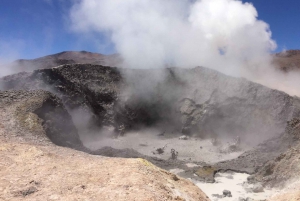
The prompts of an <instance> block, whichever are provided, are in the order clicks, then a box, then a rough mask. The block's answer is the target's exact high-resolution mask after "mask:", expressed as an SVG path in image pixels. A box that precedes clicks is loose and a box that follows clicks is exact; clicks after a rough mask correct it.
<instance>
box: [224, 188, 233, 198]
mask: <svg viewBox="0 0 300 201" xmlns="http://www.w3.org/2000/svg"><path fill="white" fill-rule="evenodd" d="M223 195H224V197H232V195H231V192H230V191H229V190H224V191H223Z"/></svg>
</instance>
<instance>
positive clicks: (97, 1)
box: [70, 0, 276, 76]
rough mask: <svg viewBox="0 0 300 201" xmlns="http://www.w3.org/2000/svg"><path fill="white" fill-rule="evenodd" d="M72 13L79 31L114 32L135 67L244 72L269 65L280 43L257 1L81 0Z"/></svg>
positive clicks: (120, 50)
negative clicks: (261, 15)
mask: <svg viewBox="0 0 300 201" xmlns="http://www.w3.org/2000/svg"><path fill="white" fill-rule="evenodd" d="M70 16H71V20H72V28H73V29H74V30H76V31H79V32H89V31H94V32H101V33H109V34H110V35H111V40H112V42H113V43H114V44H115V48H116V50H117V51H118V53H120V54H121V55H122V57H123V58H124V61H125V64H124V65H125V66H126V67H131V68H158V67H164V66H166V65H172V66H180V67H195V66H198V65H201V66H206V67H210V68H214V69H217V70H219V71H222V72H224V73H227V74H231V75H236V76H244V74H248V73H249V72H248V71H249V70H250V69H252V70H253V69H254V70H257V69H261V68H260V67H261V64H263V65H269V63H270V51H272V50H273V49H274V48H275V47H276V44H275V42H274V41H273V40H272V39H271V32H270V30H269V26H268V24H266V23H265V22H263V21H260V20H258V19H257V11H256V9H255V8H254V7H253V5H252V4H249V3H242V2H241V1H238V0H197V1H193V2H192V1H190V0H172V1H169V0H113V1H112V0H80V1H78V3H77V4H75V5H74V6H73V8H72V10H71V14H70ZM241 66H243V67H247V68H241ZM244 71H246V72H244Z"/></svg>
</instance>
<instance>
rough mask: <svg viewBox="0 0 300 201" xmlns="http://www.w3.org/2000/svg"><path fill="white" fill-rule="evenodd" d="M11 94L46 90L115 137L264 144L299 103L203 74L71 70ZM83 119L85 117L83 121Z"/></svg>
mask: <svg viewBox="0 0 300 201" xmlns="http://www.w3.org/2000/svg"><path fill="white" fill-rule="evenodd" d="M1 86H2V87H3V88H4V89H5V90H8V89H27V90H29V89H45V90H49V91H52V92H53V93H55V94H57V95H58V96H59V97H61V98H62V100H63V102H64V104H65V105H66V107H67V108H68V109H69V110H70V111H71V113H72V111H76V112H78V111H79V113H80V114H82V113H83V112H86V113H88V112H90V114H91V118H90V119H89V127H90V125H91V124H93V125H97V126H98V127H103V126H111V127H113V128H114V129H115V131H116V132H121V133H123V132H125V131H126V130H130V129H136V128H138V127H140V126H155V127H158V128H161V129H164V130H167V131H168V132H172V131H174V130H175V131H176V130H177V131H181V132H183V133H186V134H193V135H197V136H201V137H214V138H215V137H226V138H233V137H236V136H240V137H241V138H242V140H244V141H245V142H247V143H253V144H258V143H260V142H262V141H263V140H265V139H268V138H270V137H272V136H278V135H279V134H281V133H283V131H284V128H285V124H286V121H288V120H290V119H291V118H293V117H295V116H298V115H299V107H298V102H299V100H298V98H295V97H291V96H289V95H287V94H286V93H284V92H280V91H277V90H272V89H269V88H267V87H264V86H262V85H259V84H256V83H253V82H250V81H248V80H246V79H241V78H234V77H230V76H226V75H224V74H221V73H219V72H216V71H213V70H209V69H206V68H202V67H197V68H194V69H178V68H170V69H166V70H162V69H156V70H155V69H154V70H133V69H126V70H122V71H121V70H120V69H117V68H111V67H105V66H98V65H88V64H72V65H62V66H59V67H56V68H51V69H42V70H36V71H34V72H32V73H19V74H15V75H11V76H6V77H4V78H2V79H1ZM81 116H82V115H81Z"/></svg>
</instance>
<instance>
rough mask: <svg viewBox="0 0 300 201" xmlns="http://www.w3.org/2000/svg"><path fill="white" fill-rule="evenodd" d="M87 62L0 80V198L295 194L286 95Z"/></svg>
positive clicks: (292, 113) (87, 56)
mask: <svg viewBox="0 0 300 201" xmlns="http://www.w3.org/2000/svg"><path fill="white" fill-rule="evenodd" d="M74 55H76V56H74ZM297 55H298V51H288V52H286V54H285V55H282V54H278V55H275V56H276V58H277V59H279V60H277V61H276V62H279V63H280V62H281V63H280V65H282V66H289V65H290V64H292V63H293V62H294V58H295V57H296V56H297ZM98 56H99V55H97V54H93V53H87V52H80V53H78V52H77V53H76V52H64V53H59V54H57V55H55V56H53V55H52V56H50V57H44V58H40V59H37V60H35V61H34V62H37V63H38V67H37V68H38V70H35V69H31V70H30V71H32V70H34V71H33V72H22V73H17V74H13V75H9V76H5V77H3V78H1V79H0V87H1V89H2V91H1V92H0V98H1V101H0V120H1V123H0V128H1V129H0V140H1V146H0V152H1V155H0V166H1V170H0V175H1V180H0V190H1V191H3V192H4V193H3V194H0V198H1V199H3V200H22V199H23V200H99V199H101V200H208V198H207V197H206V195H205V194H204V193H206V194H207V195H208V196H209V198H210V199H211V200H247V199H248V200H250V199H252V198H253V199H254V200H264V199H267V198H268V199H270V200H286V198H285V197H288V198H289V200H292V199H295V200H297V199H299V193H298V192H299V188H297V184H298V183H299V168H300V166H299V153H300V152H299V140H300V135H299V133H300V127H299V125H300V123H299V122H300V120H299V119H300V99H299V98H298V97H293V96H290V95H288V94H286V93H284V92H281V91H278V90H273V89H270V88H267V87H265V86H263V85H260V84H257V83H253V82H251V81H248V80H246V79H243V78H235V77H230V76H227V75H224V74H221V73H219V72H216V71H214V70H210V69H206V68H203V67H196V68H193V69H180V68H167V69H163V70H162V69H153V70H137V69H120V68H116V67H109V66H102V65H94V64H95V63H93V62H92V61H94V60H95V58H98ZM53 58H54V60H63V59H66V60H68V61H71V60H72V62H71V64H65V63H64V62H63V64H64V65H61V66H57V67H54V68H52V66H51V65H56V64H58V63H52V62H53V61H52V60H53ZM99 58H100V56H99ZM106 58H107V57H105V58H104V57H103V58H102V59H99V62H100V61H101V62H104V61H105V62H106V60H105V59H106ZM289 58H293V61H292V60H289ZM76 59H77V60H76ZM96 60H97V59H96ZM286 60H288V61H287V62H288V64H287V63H285V61H286ZM44 61H45V65H44V64H43V63H44ZM48 61H49V62H48ZM80 61H82V62H83V63H89V64H74V63H78V62H80ZM26 62H27V61H26ZM26 62H25V63H26ZM31 62H33V61H30V62H29V63H28V64H30V65H31V64H32V63H31ZM97 62H98V60H97ZM97 62H96V64H103V63H101V62H100V63H97ZM67 63H68V62H67ZM90 63H93V64H90ZM46 64H47V65H46ZM48 64H49V65H48ZM104 64H107V63H104ZM30 65H29V66H30ZM295 65H296V66H297V65H298V64H297V63H295ZM288 69H290V68H288ZM24 70H26V69H24ZM282 70H284V71H286V69H285V68H282ZM57 145H58V146H62V147H58V146H57ZM63 147H67V148H63ZM108 157H113V158H108ZM125 158H129V159H125ZM163 169H164V170H163ZM168 171H169V172H168ZM170 172H172V173H170ZM174 174H176V175H174ZM184 178H185V179H184ZM188 180H190V181H188ZM192 182H194V184H193V183H192ZM195 184H196V185H195ZM197 186H198V187H197ZM200 188H201V189H202V190H204V193H203V192H202V191H201V190H200ZM224 190H225V194H224V193H223V191H224ZM226 190H230V191H231V194H232V197H230V196H227V195H229V194H227V191H226ZM222 193H223V194H222ZM282 194H283V195H282ZM225 195H226V196H227V197H226V196H225Z"/></svg>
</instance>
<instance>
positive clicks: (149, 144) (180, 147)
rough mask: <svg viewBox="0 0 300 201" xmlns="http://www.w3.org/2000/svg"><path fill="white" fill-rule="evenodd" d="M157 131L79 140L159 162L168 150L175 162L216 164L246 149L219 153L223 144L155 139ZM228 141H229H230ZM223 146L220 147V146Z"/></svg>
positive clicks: (205, 140)
mask: <svg viewBox="0 0 300 201" xmlns="http://www.w3.org/2000/svg"><path fill="white" fill-rule="evenodd" d="M157 133H158V132H151V131H148V132H143V133H142V134H140V133H138V132H136V133H126V135H125V136H122V137H118V138H115V139H114V138H111V137H102V138H99V139H97V138H93V139H90V138H89V139H85V138H84V137H83V138H82V141H83V143H84V145H85V146H86V147H88V148H90V149H92V150H96V149H100V148H103V147H107V146H109V147H112V148H115V149H125V148H131V149H134V150H136V151H138V152H139V153H141V154H144V155H147V156H154V157H157V158H161V159H165V160H167V159H170V158H171V150H172V149H174V150H175V151H176V152H178V157H177V158H178V159H179V160H183V161H197V162H200V161H201V162H206V163H210V164H212V163H216V162H219V161H224V160H230V159H233V158H237V157H238V156H239V155H241V154H242V153H243V152H245V151H246V150H248V149H249V148H250V147H247V145H245V144H241V146H242V147H243V149H241V150H239V151H237V152H232V153H221V152H220V148H222V146H223V145H224V146H225V145H226V143H227V142H226V141H224V142H222V143H220V144H219V145H218V146H214V145H213V144H212V143H211V140H210V139H200V138H195V137H191V138H189V139H188V140H180V139H179V137H180V134H178V135H174V134H173V135H171V136H158V134H157ZM230 140H231V139H230ZM222 144H223V145H222ZM158 148H164V150H163V153H162V154H158V153H156V150H157V149H158Z"/></svg>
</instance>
